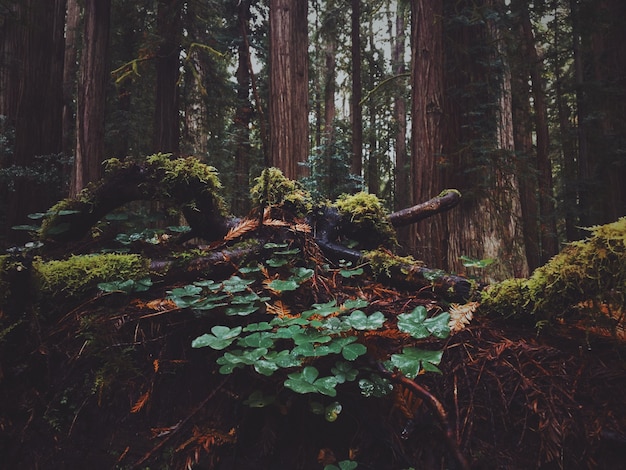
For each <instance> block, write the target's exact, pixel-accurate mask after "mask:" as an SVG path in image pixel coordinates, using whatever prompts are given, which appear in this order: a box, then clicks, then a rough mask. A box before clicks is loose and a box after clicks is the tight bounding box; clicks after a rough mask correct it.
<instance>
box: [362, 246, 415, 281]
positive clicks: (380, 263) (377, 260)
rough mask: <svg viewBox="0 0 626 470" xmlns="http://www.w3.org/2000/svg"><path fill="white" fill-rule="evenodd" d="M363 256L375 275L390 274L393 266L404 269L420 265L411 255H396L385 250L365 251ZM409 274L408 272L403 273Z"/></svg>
mask: <svg viewBox="0 0 626 470" xmlns="http://www.w3.org/2000/svg"><path fill="white" fill-rule="evenodd" d="M363 258H364V259H365V260H367V262H368V263H369V264H370V267H371V269H372V272H373V273H374V275H375V276H380V275H384V276H391V270H392V269H393V268H398V269H405V268H406V267H407V266H421V263H420V262H419V261H416V260H415V259H414V258H413V257H412V256H396V255H394V254H392V253H389V251H387V250H371V251H366V252H365V253H364V255H363ZM404 274H407V275H410V273H408V272H407V273H404Z"/></svg>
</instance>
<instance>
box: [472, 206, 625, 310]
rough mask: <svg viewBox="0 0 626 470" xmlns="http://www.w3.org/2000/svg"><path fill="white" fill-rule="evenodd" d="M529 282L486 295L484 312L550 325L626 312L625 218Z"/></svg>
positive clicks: (599, 229) (596, 230)
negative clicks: (566, 319)
mask: <svg viewBox="0 0 626 470" xmlns="http://www.w3.org/2000/svg"><path fill="white" fill-rule="evenodd" d="M589 231H590V232H591V236H590V237H588V238H587V239H585V240H581V241H577V242H573V243H570V244H569V245H567V246H566V247H565V249H564V250H563V251H562V252H561V253H559V254H558V255H556V256H555V257H554V258H552V260H550V262H549V263H547V264H546V265H544V266H542V267H540V268H538V269H536V270H535V271H534V273H533V274H532V276H531V277H530V278H529V279H508V280H506V281H504V282H501V283H499V284H494V285H492V286H490V287H489V289H486V290H485V291H484V292H483V294H482V305H481V310H482V311H483V312H486V313H496V314H501V315H504V316H508V317H515V318H532V319H533V320H534V321H536V322H538V321H550V320H553V319H555V318H563V317H565V316H567V315H569V314H573V313H576V312H579V311H581V307H582V306H584V309H585V312H586V313H589V312H591V314H597V313H599V312H600V311H605V312H606V310H607V308H608V309H609V310H623V309H624V308H626V217H625V218H621V219H619V220H618V221H616V222H614V223H611V224H607V225H602V226H596V227H592V228H590V229H589Z"/></svg>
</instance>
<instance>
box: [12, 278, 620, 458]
mask: <svg viewBox="0 0 626 470" xmlns="http://www.w3.org/2000/svg"><path fill="white" fill-rule="evenodd" d="M171 287H172V286H164V287H163V288H162V290H161V291H160V292H159V291H157V290H151V291H150V292H149V293H147V294H144V295H141V296H137V295H135V296H126V295H108V296H101V295H96V296H95V297H93V298H91V299H88V300H84V299H83V302H82V303H81V304H78V305H75V306H74V307H73V308H71V309H69V310H68V312H67V314H66V315H64V316H63V317H62V318H59V319H58V320H55V321H53V322H45V321H41V322H40V324H39V325H38V326H37V328H36V329H37V330H38V332H39V337H37V338H35V337H33V336H32V331H33V329H34V327H33V325H32V324H31V325H28V326H27V325H26V324H25V325H24V327H23V328H18V330H21V331H13V332H11V345H12V348H13V349H12V350H11V351H8V350H7V348H3V354H5V355H6V354H10V355H11V357H6V356H5V357H4V358H3V359H2V367H3V370H2V375H1V376H0V377H1V382H0V410H1V412H0V454H2V461H3V466H4V468H33V469H35V468H37V469H62V468H68V469H69V468H206V469H224V470H225V469H241V470H244V469H321V468H324V466H325V465H332V464H334V465H337V466H338V465H339V463H342V464H343V465H347V464H346V461H352V462H356V463H357V464H358V468H365V469H408V468H426V469H438V468H441V469H444V468H458V466H457V464H456V463H455V461H454V460H453V459H451V458H450V454H449V452H448V449H447V448H446V445H445V439H444V431H445V430H444V429H443V427H442V423H441V421H440V419H439V416H438V415H437V414H436V413H433V410H432V408H430V407H429V406H427V404H426V403H425V402H424V401H423V399H422V397H420V396H417V395H416V394H415V393H414V392H413V391H411V390H410V389H408V388H405V387H402V386H396V387H395V388H394V391H393V392H392V394H391V395H389V396H387V397H383V398H371V397H370V398H366V397H363V396H362V395H361V393H360V392H359V390H358V389H357V388H356V387H355V386H351V384H346V386H344V387H343V388H342V389H341V391H340V394H339V395H338V397H337V399H338V400H340V402H341V404H342V406H343V410H342V412H341V414H340V416H339V418H338V419H337V420H336V421H335V422H328V421H326V420H325V419H324V418H323V417H322V416H319V415H317V414H314V413H312V412H311V398H310V397H309V396H308V395H297V394H294V393H285V392H286V391H285V390H284V389H281V387H282V384H281V383H280V381H279V380H277V379H276V378H275V377H263V376H260V375H259V374H256V373H255V372H254V371H252V370H248V369H244V370H238V371H236V372H235V373H234V374H231V375H221V374H220V373H219V372H218V366H217V365H216V363H215V360H216V358H217V356H218V354H217V351H212V350H209V349H208V348H204V349H192V348H190V343H191V341H192V340H193V339H194V338H195V337H196V336H198V335H199V334H201V333H202V332H204V331H206V330H207V329H208V327H209V323H207V322H206V321H205V320H203V319H197V318H194V317H193V315H190V314H189V312H187V311H185V310H182V311H181V310H179V309H172V305H171V303H170V301H168V300H165V291H166V290H167V289H170V288H171ZM360 289H361V291H362V292H364V293H366V295H367V296H369V298H370V303H372V304H374V305H376V308H377V309H378V310H380V311H382V312H383V313H384V314H385V315H386V316H393V315H395V314H396V312H398V311H399V310H401V309H404V308H405V307H406V305H407V304H414V303H416V302H420V299H419V298H416V297H415V296H414V295H410V294H408V293H403V292H401V291H396V290H392V289H389V288H387V287H383V286H381V285H378V284H376V283H369V284H368V285H361V286H360ZM111 312H117V314H113V315H112V314H111ZM31 321H34V320H33V319H31ZM90 335H91V336H90ZM96 337H97V341H100V342H103V343H102V344H101V345H100V347H98V348H97V351H96V352H95V353H90V354H88V350H90V349H92V351H94V350H93V347H92V345H89V346H88V344H89V341H90V340H93V339H94V338H96ZM381 338H382V335H381ZM383 339H384V338H383ZM433 341H434V343H436V346H438V347H442V348H443V350H444V354H443V360H442V362H441V370H442V374H432V373H431V374H425V375H420V376H418V378H417V379H416V381H417V382H419V383H420V384H421V385H422V386H423V387H426V388H427V390H429V391H430V393H432V394H433V395H434V396H435V397H437V399H438V400H439V401H440V402H441V403H442V405H443V407H444V408H445V410H446V411H447V414H448V419H449V421H450V423H451V428H452V431H453V434H454V440H455V441H456V443H457V444H458V447H459V449H460V451H461V452H462V453H463V455H465V457H466V459H467V461H468V462H469V463H470V466H471V468H484V469H493V468H503V469H530V468H599V469H600V468H612V469H619V468H626V460H625V457H626V400H625V399H624V390H626V370H625V368H626V347H625V346H626V345H625V344H624V343H623V342H621V341H619V340H616V339H615V338H611V337H603V336H599V335H596V334H594V333H590V332H588V331H581V330H577V329H573V328H571V327H563V328H559V327H558V326H557V327H554V328H550V329H549V330H547V331H544V332H542V334H540V335H537V332H536V330H534V329H532V328H528V327H525V326H521V325H516V324H515V323H511V322H507V321H505V320H502V319H489V318H484V317H480V316H478V317H476V318H474V319H473V320H472V322H471V324H469V325H468V326H467V327H466V328H465V329H463V330H462V331H460V332H459V333H457V334H455V335H453V336H451V337H449V338H448V339H446V340H436V341H435V340H433ZM374 344H375V341H370V343H369V347H370V348H372V347H373V345H374ZM380 347H385V345H384V342H381V344H380ZM259 390H263V391H264V392H271V393H274V394H276V395H277V399H276V400H275V401H274V403H272V404H270V405H268V406H265V407H260V405H259V406H255V405H254V404H253V406H248V405H247V404H245V403H244V402H245V401H246V400H247V399H249V397H250V396H251V395H252V396H253V394H254V392H257V391H259ZM330 468H332V467H330ZM337 468H354V467H349V466H347V467H337Z"/></svg>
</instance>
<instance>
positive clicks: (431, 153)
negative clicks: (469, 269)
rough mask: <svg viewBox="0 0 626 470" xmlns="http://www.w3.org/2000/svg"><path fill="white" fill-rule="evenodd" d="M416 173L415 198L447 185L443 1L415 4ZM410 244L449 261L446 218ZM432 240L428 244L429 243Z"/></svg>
mask: <svg viewBox="0 0 626 470" xmlns="http://www.w3.org/2000/svg"><path fill="white" fill-rule="evenodd" d="M411 7H412V10H411V12H412V26H411V51H412V63H411V81H412V89H413V96H412V102H411V116H412V118H411V122H412V129H411V175H412V177H413V184H412V191H413V197H412V199H413V201H425V200H428V199H430V198H431V197H432V196H434V195H435V194H438V193H439V192H440V191H441V190H442V189H443V188H442V170H441V166H440V165H439V162H440V159H441V153H442V145H443V142H442V139H443V134H442V132H443V129H442V126H443V99H444V89H443V86H444V81H443V80H444V77H443V6H442V2H441V1H439V0H419V1H415V2H412V3H411ZM411 239H412V241H413V243H412V245H411V246H410V247H409V248H411V249H412V250H411V251H416V252H417V254H418V256H419V257H420V258H421V259H424V260H425V261H427V263H429V264H430V265H431V266H438V267H443V266H444V265H445V249H446V248H445V240H446V239H447V236H446V233H445V228H444V224H443V220H442V219H441V217H434V218H433V219H431V220H430V221H429V222H428V224H416V225H415V226H414V227H413V230H412V234H411ZM426 244H428V245H427V246H426Z"/></svg>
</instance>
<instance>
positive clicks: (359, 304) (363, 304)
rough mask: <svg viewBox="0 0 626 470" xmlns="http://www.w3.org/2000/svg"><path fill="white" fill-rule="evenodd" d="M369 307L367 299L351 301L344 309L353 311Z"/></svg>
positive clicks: (344, 305) (345, 304)
mask: <svg viewBox="0 0 626 470" xmlns="http://www.w3.org/2000/svg"><path fill="white" fill-rule="evenodd" d="M368 305H369V302H368V301H367V300H365V299H361V298H358V299H349V300H346V301H345V302H344V303H343V308H345V309H348V310H351V309H353V308H365V307H367V306H368Z"/></svg>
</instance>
